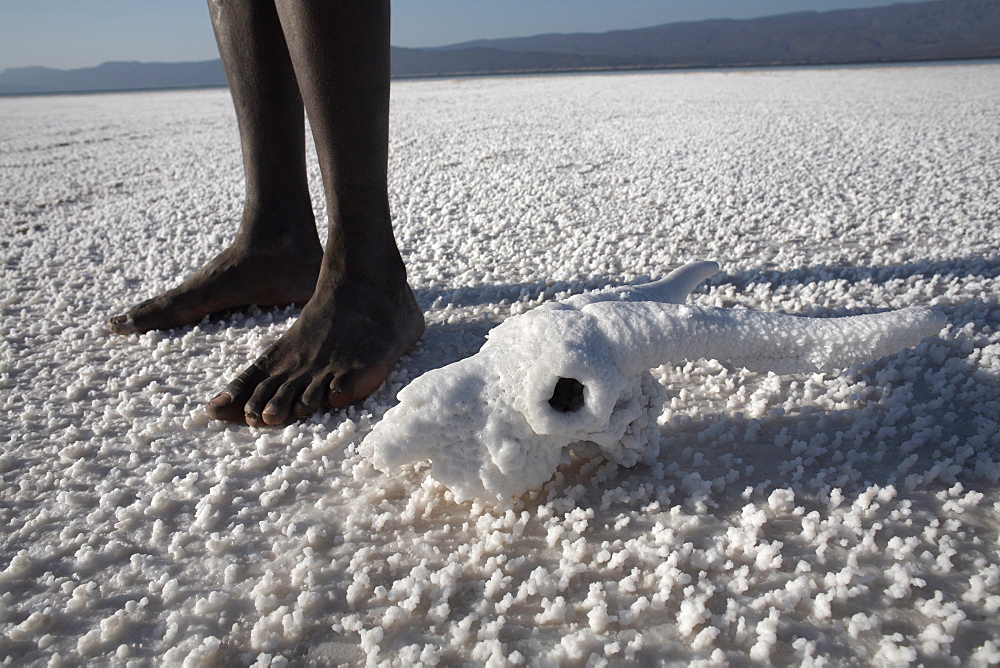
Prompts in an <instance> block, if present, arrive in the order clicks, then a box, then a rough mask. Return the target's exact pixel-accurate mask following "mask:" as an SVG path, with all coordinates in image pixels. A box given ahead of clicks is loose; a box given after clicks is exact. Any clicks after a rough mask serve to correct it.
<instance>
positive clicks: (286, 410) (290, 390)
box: [260, 378, 305, 426]
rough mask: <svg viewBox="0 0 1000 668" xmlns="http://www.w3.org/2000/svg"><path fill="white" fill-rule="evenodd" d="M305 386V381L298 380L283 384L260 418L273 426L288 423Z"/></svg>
mask: <svg viewBox="0 0 1000 668" xmlns="http://www.w3.org/2000/svg"><path fill="white" fill-rule="evenodd" d="M304 384H305V382H304V379H298V378H295V379H292V380H290V381H288V382H287V383H284V384H282V385H281V387H279V388H278V389H277V391H276V392H275V393H274V396H272V397H271V400H270V401H268V402H267V405H266V406H264V410H263V411H261V414H260V416H261V419H263V420H264V423H265V424H269V425H272V426H273V425H278V424H282V423H284V422H285V421H287V420H288V416H289V414H290V413H291V409H292V403H293V402H295V401H296V399H298V397H299V395H300V394H301V393H302V386H303V385H304Z"/></svg>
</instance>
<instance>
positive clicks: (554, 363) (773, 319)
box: [364, 262, 945, 500]
mask: <svg viewBox="0 0 1000 668" xmlns="http://www.w3.org/2000/svg"><path fill="white" fill-rule="evenodd" d="M718 269H719V267H718V265H717V264H715V263H714V262H695V263H691V264H688V265H685V266H684V267H681V268H679V269H677V270H675V271H674V272H673V273H671V274H670V275H669V276H667V277H666V278H664V279H662V280H660V281H658V282H655V283H651V284H648V285H644V286H638V287H632V286H629V287H624V288H619V289H615V290H604V291H601V292H596V293H590V294H584V295H577V296H575V297H571V298H569V299H567V300H565V301H562V302H557V303H551V304H545V305H543V306H540V307H538V308H536V309H534V310H533V311H530V312H528V313H525V314H523V315H520V316H516V317H513V318H509V319H508V320H506V321H505V322H503V323H502V324H501V325H499V326H498V327H496V328H495V329H493V330H492V331H491V332H490V334H489V339H488V340H487V342H486V343H485V344H484V345H483V347H482V349H481V350H480V351H479V352H478V353H477V354H475V355H473V356H472V357H469V358H467V359H464V360H461V361H459V362H455V363H454V364H450V365H448V366H446V367H443V368H440V369H435V370H432V371H429V372H427V373H425V374H424V375H422V376H420V377H419V378H417V379H415V380H414V381H413V382H412V383H410V384H409V385H408V386H407V387H405V388H403V390H401V391H400V392H399V401H400V403H399V405H398V406H396V407H394V408H392V409H391V410H389V411H388V412H387V413H386V415H385V418H384V419H383V420H382V421H381V422H380V423H379V424H377V425H376V426H375V428H374V429H373V430H372V432H371V434H369V435H368V436H367V437H366V438H365V441H364V447H365V448H366V452H367V453H368V454H369V456H370V457H371V458H372V461H373V462H374V464H375V465H376V466H377V467H378V468H380V469H382V470H386V471H387V470H390V469H392V468H394V467H397V466H401V465H403V464H407V463H409V462H417V461H423V460H427V459H429V460H431V471H432V473H433V475H434V476H435V477H436V478H437V479H438V480H440V481H441V482H443V483H444V484H446V485H447V486H448V487H450V488H451V490H452V491H453V492H454V494H455V496H456V498H457V499H459V500H461V499H464V498H468V497H479V498H486V499H489V498H495V499H500V500H503V499H505V498H509V497H511V496H518V495H520V494H522V493H524V492H525V491H527V490H530V489H534V488H537V487H540V486H541V485H542V484H543V483H544V482H545V481H547V480H548V479H549V478H551V477H552V475H553V473H554V472H555V470H556V467H557V466H558V464H559V462H560V460H561V459H562V457H563V455H564V453H565V452H566V451H567V449H587V450H590V451H592V450H593V449H594V448H595V447H596V448H597V449H599V450H600V451H601V452H602V453H603V454H604V455H605V456H606V457H607V458H608V459H610V460H612V461H614V462H617V463H618V464H621V465H623V466H632V465H634V464H636V463H638V462H650V461H652V460H654V459H655V458H656V457H657V456H658V454H659V428H658V425H657V422H656V418H657V417H658V416H659V414H660V412H661V411H662V409H663V404H664V401H665V391H664V388H663V386H662V385H660V384H659V383H658V382H657V381H656V380H655V379H654V378H653V376H652V374H651V373H650V369H651V368H653V367H656V366H659V365H662V364H664V363H668V362H671V363H679V362H682V361H685V360H697V359H700V358H710V359H718V360H720V361H724V362H729V363H732V364H735V365H739V366H743V367H745V368H747V369H750V370H753V371H773V372H776V373H791V372H797V371H812V372H818V371H829V370H831V369H836V368H841V367H845V366H850V365H852V364H857V363H860V362H865V361H868V360H872V359H877V358H879V357H882V356H883V355H887V354H891V353H895V352H897V351H899V350H900V349H902V348H905V347H907V346H913V345H915V344H916V343H918V342H919V341H920V340H921V339H923V338H924V337H926V336H930V335H932V334H935V333H937V332H938V331H939V330H940V329H941V328H942V327H943V326H944V324H945V321H944V318H943V317H942V316H940V315H938V314H936V313H934V312H932V311H931V310H930V309H927V308H908V309H902V310H899V311H891V312H887V313H878V314H872V315H862V316H853V317H846V318H830V319H816V318H803V317H796V316H790V315H783V314H778V313H760V312H755V311H742V310H732V309H723V308H713V307H697V306H685V305H681V304H680V303H679V302H681V301H683V300H684V299H685V298H686V297H687V295H688V293H689V292H690V291H691V290H692V289H693V288H694V287H695V286H696V285H697V284H698V283H700V282H701V281H702V280H704V279H705V278H707V277H709V276H711V275H712V274H714V273H716V272H717V271H718Z"/></svg>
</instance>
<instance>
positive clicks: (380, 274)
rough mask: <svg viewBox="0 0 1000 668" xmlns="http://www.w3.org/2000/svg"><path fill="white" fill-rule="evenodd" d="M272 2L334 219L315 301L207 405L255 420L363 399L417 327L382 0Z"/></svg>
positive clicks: (419, 318) (214, 411)
mask: <svg viewBox="0 0 1000 668" xmlns="http://www.w3.org/2000/svg"><path fill="white" fill-rule="evenodd" d="M276 4H277V9H278V15H279V16H280V20H281V26H282V29H283V31H284V34H285V41H286V43H287V45H288V51H289V54H290V56H291V60H292V63H293V66H294V69H295V75H296V78H297V80H298V85H299V89H300V90H301V92H302V99H303V102H304V103H305V108H306V113H307V114H308V116H309V120H310V125H311V127H312V131H313V138H314V140H315V142H316V150H317V154H318V156H319V162H320V168H321V170H322V174H323V185H324V192H325V195H326V201H327V209H328V211H329V216H330V220H329V232H328V241H327V247H326V253H325V255H324V256H323V261H322V267H321V269H320V275H319V280H318V282H317V285H316V291H315V293H314V294H313V297H312V299H310V301H309V303H308V304H306V306H305V307H304V308H303V310H302V314H301V315H300V316H299V318H298V320H297V321H296V322H295V324H294V325H292V327H291V328H290V329H289V330H288V332H287V333H286V334H285V335H284V336H283V337H282V338H281V339H280V340H279V341H278V342H277V343H276V344H275V345H274V346H272V347H271V348H270V349H269V350H268V351H267V352H265V353H264V355H262V356H261V358H260V359H258V360H257V361H256V362H255V363H254V364H253V365H251V366H250V367H248V368H247V369H246V370H245V371H244V372H243V373H242V374H241V375H240V376H239V377H238V378H237V379H236V380H234V381H232V382H231V383H229V385H228V386H227V387H226V389H225V390H223V391H222V392H221V393H220V394H219V395H218V396H216V397H215V398H214V399H212V401H211V402H210V403H209V407H208V408H209V413H210V414H211V415H213V416H214V417H217V418H220V419H237V418H245V419H246V421H247V422H248V423H249V424H251V425H262V424H280V423H282V422H284V421H285V420H287V419H288V417H289V416H290V415H307V414H309V413H312V412H314V411H316V410H318V409H319V408H321V407H323V406H324V405H330V406H333V407H342V406H345V405H347V404H348V403H351V402H353V401H357V400H359V399H362V398H364V397H366V396H368V395H369V394H370V393H371V392H373V391H374V390H375V388H377V387H378V385H379V384H380V383H381V382H382V380H384V379H385V376H386V375H387V374H388V372H389V370H390V368H391V367H392V365H393V364H394V363H395V362H396V361H397V360H398V359H399V358H400V357H401V356H402V354H403V353H404V352H405V351H406V349H407V348H409V347H410V346H411V345H412V344H413V343H414V342H415V341H416V340H417V339H418V338H420V335H421V334H422V333H423V329H424V320H423V314H422V313H421V312H420V308H419V306H418V305H417V303H416V300H415V299H414V297H413V293H412V292H411V291H410V288H409V286H408V285H407V283H406V271H405V268H404V266H403V261H402V258H401V257H400V254H399V250H398V249H397V247H396V242H395V239H394V238H393V234H392V226H391V221H390V217H389V205H388V195H387V175H386V169H387V157H388V141H389V137H388V132H389V129H388V128H389V125H388V123H389V2H388V0H365V1H363V2H329V1H326V0H277V3H276Z"/></svg>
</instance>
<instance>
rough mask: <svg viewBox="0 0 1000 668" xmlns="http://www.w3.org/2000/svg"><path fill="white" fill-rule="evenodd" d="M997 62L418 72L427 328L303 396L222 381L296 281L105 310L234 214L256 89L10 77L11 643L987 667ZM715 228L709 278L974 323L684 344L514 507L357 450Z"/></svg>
mask: <svg viewBox="0 0 1000 668" xmlns="http://www.w3.org/2000/svg"><path fill="white" fill-rule="evenodd" d="M998 77H1000V66H998V65H996V64H988V63H983V64H976V65H953V66H952V65H949V66H943V67H936V66H933V67H932V66H928V67H905V68H865V69H843V70H837V69H828V70H815V71H810V70H794V71H789V70H782V71H777V70H771V71H761V72H698V73H656V74H622V75H613V76H612V75H593V76H590V75H588V76H572V77H532V78H513V77H512V78H497V79H473V80H461V81H420V82H396V83H394V84H393V102H392V104H393V108H392V135H391V141H392V146H391V154H390V159H391V160H392V164H391V170H390V174H391V187H390V196H391V198H392V211H393V214H394V230H395V232H396V236H397V239H398V240H399V243H400V246H401V248H402V250H403V253H404V256H405V258H406V263H407V269H408V275H409V278H410V280H411V281H412V283H413V285H414V288H415V290H416V292H417V296H418V298H419V299H420V301H421V303H422V304H423V306H424V309H425V312H426V314H427V318H428V323H429V327H428V330H427V333H426V334H425V335H424V338H423V339H422V341H421V342H420V343H419V344H418V346H417V347H416V348H415V349H414V350H413V351H412V352H411V353H410V354H408V355H407V356H406V357H405V358H404V359H403V360H402V361H401V363H400V364H399V365H397V366H396V368H395V369H394V370H393V371H392V373H391V375H390V377H389V379H388V380H387V382H386V383H385V385H384V387H382V388H381V389H379V390H378V391H377V392H376V393H375V394H374V395H373V396H372V397H371V398H370V399H369V400H367V401H365V402H364V403H363V404H361V405H359V406H354V407H352V408H350V409H348V410H347V411H342V412H331V413H327V414H321V415H317V416H315V417H313V418H311V419H309V420H304V421H302V422H298V423H296V424H293V425H289V426H287V427H285V428H282V429H250V428H247V427H245V426H238V425H224V424H219V423H216V422H213V421H211V420H209V419H208V418H207V416H206V415H205V412H204V409H203V403H204V401H206V400H207V399H208V398H209V397H211V396H212V394H213V393H214V392H215V391H217V390H218V388H219V386H220V383H224V382H225V381H226V379H228V378H230V377H232V376H233V375H234V374H236V373H239V371H240V370H241V369H242V368H243V367H245V366H246V365H247V364H249V363H250V362H252V361H253V359H254V358H255V357H256V356H257V355H258V354H259V353H260V352H261V351H262V350H263V349H264V348H266V347H267V346H268V345H269V344H270V343H271V342H273V341H274V339H275V338H276V337H277V336H279V335H280V334H281V333H282V332H284V331H285V330H286V329H287V328H288V327H289V325H290V324H291V322H292V321H293V319H294V318H295V316H296V314H297V310H296V309H291V308H289V309H275V310H270V311H262V310H259V309H251V310H250V311H249V312H247V313H243V314H231V315H227V316H225V317H223V318H220V319H215V320H206V321H204V322H202V323H200V324H199V325H197V326H195V327H189V328H184V329H180V330H176V331H173V332H161V333H151V334H146V335H143V336H139V337H125V338H121V337H112V336H110V335H109V334H108V332H107V330H106V329H105V328H104V325H103V322H104V319H105V318H106V317H107V316H108V315H109V314H110V313H115V312H118V311H119V309H120V308H122V307H124V306H126V305H128V304H130V303H132V302H134V301H136V300H139V299H143V298H145V297H147V296H149V294H150V293H151V292H153V291H155V290H157V289H163V288H166V287H169V286H171V285H173V284H175V283H176V282H178V281H179V280H180V279H181V278H182V277H183V276H185V275H186V274H187V273H189V272H190V271H192V270H193V269H195V268H196V267H198V266H199V265H200V264H201V263H202V262H204V260H205V259H206V258H208V257H211V255H212V254H213V253H215V252H217V251H218V250H219V249H220V248H222V247H223V246H224V245H225V244H226V243H228V242H229V240H230V239H231V238H232V235H233V233H234V231H235V226H236V223H237V222H238V221H239V217H240V214H241V206H242V200H241V198H242V194H243V185H242V183H241V180H240V179H241V173H242V167H241V159H240V151H239V143H238V139H237V138H238V133H237V131H236V121H235V118H234V117H233V112H232V103H231V100H230V99H229V95H228V93H227V92H226V91H224V90H217V91H176V92H159V93H141V94H127V95H87V96H51V97H43V98H0V119H2V122H0V179H2V183H3V200H4V205H3V206H2V207H0V231H2V234H0V258H2V260H3V261H2V262H0V281H2V285H3V286H4V289H3V290H0V323H2V327H0V331H2V334H0V664H11V665H30V666H47V665H50V664H51V665H59V664H61V665H89V664H94V665H102V666H103V665H129V664H130V663H132V664H133V665H140V666H144V665H150V664H157V665H184V663H185V661H186V662H187V663H188V665H204V664H219V665H247V666H250V665H254V666H284V665H287V666H299V665H323V666H326V665H341V664H346V665H362V664H364V663H366V662H367V661H368V660H369V659H370V661H371V663H372V664H373V665H380V664H381V665H386V666H389V665H407V666H409V665H427V666H431V665H472V664H476V665H479V664H485V663H486V662H488V661H492V662H493V663H494V664H496V665H504V664H507V665H510V664H514V665H545V664H546V663H547V664H549V665H559V664H563V665H566V664H570V665H586V664H588V663H590V664H591V665H594V666H600V665H605V663H607V664H609V665H620V664H639V665H658V664H661V663H671V662H673V663H678V664H686V665H695V666H696V665H701V666H718V665H725V664H726V663H727V662H728V663H731V664H734V665H746V664H748V663H752V662H754V661H755V659H753V658H752V656H753V657H767V658H766V659H761V662H764V661H769V662H770V663H772V664H775V665H844V664H851V665H855V664H856V665H880V664H888V663H891V661H893V660H895V661H908V660H910V657H915V658H913V659H912V662H913V663H914V664H918V663H922V664H924V665H935V666H937V665H963V666H984V665H991V664H996V663H997V662H998V661H1000V644H998V641H997V638H1000V621H998V619H1000V618H998V614H997V613H998V611H1000V554H998V552H997V546H998V545H1000V491H998V490H1000V454H998V453H1000V436H998V434H1000V424H998V419H997V416H998V415H1000V307H998V304H1000V283H998V281H997V278H998V277H1000V256H998V253H997V249H998V248H1000V228H998V226H997V225H996V212H997V211H998V210H1000V190H998V189H997V188H996V184H997V183H998V182H1000V162H998V161H997V156H998V155H1000V133H997V131H996V109H998V108H1000V88H998V87H997V86H995V85H994V84H995V81H996V80H997V79H998ZM309 169H310V177H311V178H312V179H313V183H314V185H315V186H318V181H317V179H318V175H319V170H318V167H317V164H316V161H315V158H314V157H310V160H309ZM314 192H315V193H316V194H317V199H316V201H315V205H316V209H317V217H318V218H319V219H322V217H323V203H322V200H321V198H319V197H318V194H319V192H320V190H319V188H318V187H315V188H314ZM692 257H706V258H720V259H725V262H723V266H722V271H721V272H720V274H719V275H717V276H715V277H712V278H710V279H708V280H707V281H706V282H705V285H704V287H703V288H700V289H699V290H696V291H695V293H694V294H692V295H691V298H690V302H689V304H690V308H701V307H719V308H726V309H735V310H749V311H752V312H761V313H762V312H781V313H793V314H798V315H802V316H809V317H812V318H815V317H819V318H822V319H828V318H838V317H841V316H854V315H857V314H870V313H875V312H878V311H885V310H886V309H903V308H906V307H910V306H925V307H930V308H932V309H933V310H934V311H936V312H939V313H943V314H944V315H945V316H946V317H947V319H948V323H949V325H948V326H947V327H945V328H944V329H943V330H942V331H941V332H940V333H939V336H938V337H936V338H931V339H928V340H926V341H923V342H921V343H919V344H918V345H916V346H915V347H914V348H912V349H906V350H903V351H902V352H900V353H898V354H895V355H888V356H886V357H883V358H881V359H879V360H877V361H875V362H873V363H870V364H862V365H855V366H852V367H849V368H847V369H844V370H841V371H838V372H836V373H832V374H824V373H811V374H810V373H804V374H800V375H796V376H779V375H775V374H770V373H765V372H755V371H748V370H745V369H740V368H736V367H732V366H724V365H723V364H722V363H720V362H718V361H717V360H696V361H691V362H687V363H684V364H683V365H680V366H674V365H670V366H664V367H658V368H655V369H653V370H652V378H653V380H654V381H655V383H656V384H657V385H659V386H661V387H662V388H663V391H664V392H665V393H666V395H667V397H668V400H667V402H666V404H665V405H664V408H663V414H662V415H661V416H660V418H659V421H658V422H659V432H660V446H661V456H660V458H658V459H657V461H655V462H654V463H652V464H650V465H636V466H633V467H631V468H623V467H621V466H619V465H617V464H615V463H613V462H609V461H608V460H607V458H606V457H604V456H603V455H602V456H596V457H586V456H580V457H574V458H572V459H571V460H570V461H569V462H567V463H566V464H564V465H560V466H559V468H558V469H557V471H556V473H555V475H554V476H553V477H552V479H551V480H550V481H549V482H546V483H545V484H543V485H542V487H541V489H539V490H537V491H534V492H529V493H527V494H526V495H525V496H524V497H523V498H520V499H518V500H516V501H513V502H511V503H509V504H485V503H482V502H479V501H472V502H467V503H462V504H457V503H455V502H454V494H453V493H452V492H451V491H449V490H448V489H447V488H446V487H445V486H444V485H442V484H440V483H439V482H438V481H437V480H436V479H435V478H434V477H433V476H432V475H429V474H428V468H429V467H428V466H427V465H423V464H418V465H416V466H412V467H406V468H400V469H396V470H394V471H393V473H392V474H388V475H383V474H381V473H379V472H378V471H376V470H375V469H373V467H372V465H371V462H370V460H369V459H367V458H366V457H365V456H364V455H363V454H362V453H361V451H360V449H359V444H360V442H361V440H362V439H363V438H364V437H365V436H366V435H368V433H369V432H370V431H371V429H372V425H373V424H375V423H377V422H379V421H380V420H382V418H383V417H384V414H385V412H386V411H388V410H389V409H390V408H391V407H392V406H394V405H395V404H396V399H395V397H396V394H397V392H399V390H401V389H402V388H403V387H405V386H406V385H407V384H409V382H410V381H411V380H412V379H414V378H416V377H418V376H420V375H421V374H423V373H425V372H427V371H429V370H431V369H435V368H439V367H443V366H445V365H447V364H449V363H451V362H454V361H456V360H458V359H462V358H464V357H468V356H470V355H472V354H473V353H475V352H476V351H477V350H479V348H480V347H481V346H482V345H483V340H484V337H485V335H486V333H487V331H489V330H490V329H491V328H492V327H494V326H496V325H497V324H499V323H500V322H503V321H505V320H508V319H510V316H513V315H517V314H519V313H525V312H528V311H531V310H533V309H537V307H539V306H540V305H542V304H544V303H548V302H552V301H561V300H566V299H571V298H572V296H573V295H579V294H582V293H592V292H593V291H595V290H599V289H601V288H606V287H609V286H620V285H625V284H632V283H636V284H638V283H646V282H648V281H649V279H650V277H651V276H659V275H660V273H661V272H662V271H663V268H664V267H673V266H679V265H680V264H681V263H683V262H684V261H685V260H686V259H687V258H692ZM653 389H655V388H653ZM595 585H596V587H595ZM685 602H690V604H689V605H686V606H685V607H684V610H683V614H682V609H681V607H682V604H683V603H685ZM682 622H683V624H684V626H683V628H681V623H682ZM681 631H684V632H687V633H688V635H683V634H682V633H681ZM751 655H752V656H751Z"/></svg>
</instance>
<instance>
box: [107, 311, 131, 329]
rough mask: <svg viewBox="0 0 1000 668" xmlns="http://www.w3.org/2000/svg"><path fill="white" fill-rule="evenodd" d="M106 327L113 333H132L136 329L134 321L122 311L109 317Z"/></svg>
mask: <svg viewBox="0 0 1000 668" xmlns="http://www.w3.org/2000/svg"><path fill="white" fill-rule="evenodd" d="M108 328H109V329H110V330H111V331H112V332H114V333H115V334H132V333H134V332H137V331H138V329H137V328H136V326H135V321H134V320H133V319H132V316H131V315H129V314H128V313H122V314H121V315H116V316H115V317H113V318H111V319H109V320H108Z"/></svg>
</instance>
